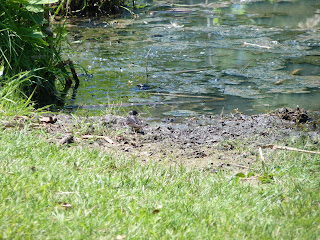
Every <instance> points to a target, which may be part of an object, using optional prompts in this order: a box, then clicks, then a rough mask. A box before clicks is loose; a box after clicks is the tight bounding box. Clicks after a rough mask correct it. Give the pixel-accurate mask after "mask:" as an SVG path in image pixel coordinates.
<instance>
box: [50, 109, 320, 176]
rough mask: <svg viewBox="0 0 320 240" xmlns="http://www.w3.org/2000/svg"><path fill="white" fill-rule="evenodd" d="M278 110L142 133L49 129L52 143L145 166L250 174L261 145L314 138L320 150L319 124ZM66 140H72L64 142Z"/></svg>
mask: <svg viewBox="0 0 320 240" xmlns="http://www.w3.org/2000/svg"><path fill="white" fill-rule="evenodd" d="M279 112H280V111H278V112H274V114H272V115H269V114H260V115H253V116H247V115H243V114H241V113H235V114H233V115H231V116H209V117H206V116H203V117H194V118H191V119H189V118H187V119H183V120H182V121H181V122H180V123H175V122H172V119H164V120H163V121H162V122H161V123H159V122H150V121H149V120H148V119H143V121H144V123H145V124H146V126H144V127H143V128H142V129H141V131H140V132H134V131H133V130H132V129H130V127H129V126H127V124H126V117H120V116H115V115H106V116H104V117H78V118H75V117H72V116H70V115H57V116H56V118H57V121H56V122H55V123H51V124H50V123H49V124H46V125H45V127H46V130H47V132H48V140H49V141H50V142H58V143H59V141H60V143H62V144H64V145H67V146H69V147H73V146H74V145H86V146H90V147H92V148H100V149H103V150H105V151H107V152H110V153H112V154H125V155H128V156H134V157H135V158H136V159H137V160H138V161H141V162H142V163H149V162H150V161H152V162H165V163H166V164H170V165H180V164H182V165H184V166H186V167H193V168H198V169H202V170H205V171H211V172H217V171H219V170H221V169H222V170H224V169H228V170H235V171H239V170H240V169H241V170H242V171H247V170H248V169H249V168H250V166H251V165H252V164H254V163H255V162H256V161H257V159H258V148H259V146H265V145H269V144H276V143H281V145H282V146H285V145H288V144H289V145H290V144H292V142H295V141H301V140H302V139H303V138H305V137H306V136H307V137H308V139H311V141H310V142H309V144H310V145H312V146H311V148H312V149H319V146H320V141H319V140H320V133H319V127H318V125H317V124H316V122H312V124H308V123H304V124H297V123H296V122H294V121H288V120H284V119H282V117H281V115H280V114H279ZM293 112H294V113H295V114H296V111H293ZM303 113H305V112H303ZM66 136H71V138H69V139H67V141H65V142H61V139H63V138H65V137H66ZM62 141H64V140H62ZM68 141H69V142H71V144H68Z"/></svg>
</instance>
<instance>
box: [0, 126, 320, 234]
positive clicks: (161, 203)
mask: <svg viewBox="0 0 320 240" xmlns="http://www.w3.org/2000/svg"><path fill="white" fill-rule="evenodd" d="M308 144H309V142H308V139H301V140H300V141H296V142H292V145H291V146H293V147H297V148H301V149H308V146H309V145H308ZM309 150H319V148H317V149H314V148H313V149H309ZM263 151H264V158H265V163H264V164H262V161H261V160H260V159H259V155H258V154H257V162H256V164H255V166H254V167H253V168H252V169H251V173H252V174H250V176H245V178H241V177H239V176H235V175H234V174H231V173H228V172H218V173H214V174H213V173H209V172H201V171H199V170H198V169H186V168H184V167H183V166H176V167H173V166H168V165H166V164H164V163H152V161H151V163H149V164H143V163H141V162H140V161H138V160H136V159H135V158H134V156H132V157H125V156H123V155H120V154H117V153H116V152H115V153H114V154H110V153H106V152H104V151H102V150H97V149H91V148H89V147H85V146H77V145H71V146H65V145H63V146H60V145H57V144H55V143H48V140H47V139H46V133H45V131H43V130H41V129H40V130H36V129H34V130H30V128H28V127H25V128H24V129H22V130H19V129H5V130H3V131H2V132H1V133H0V159H1V165H0V170H1V176H0V184H1V187H0V189H1V190H0V191H1V194H0V222H1V224H0V238H1V239H320V237H319V236H320V200H319V199H320V191H319V187H320V181H319V180H320V175H319V173H320V155H319V154H318V155H317V154H308V153H298V152H294V151H291V152H289V151H281V150H268V149H264V150H263Z"/></svg>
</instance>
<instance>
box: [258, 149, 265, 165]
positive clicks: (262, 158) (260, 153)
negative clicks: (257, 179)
mask: <svg viewBox="0 0 320 240" xmlns="http://www.w3.org/2000/svg"><path fill="white" fill-rule="evenodd" d="M259 155H260V158H261V161H262V162H264V157H263V153H262V149H261V147H259Z"/></svg>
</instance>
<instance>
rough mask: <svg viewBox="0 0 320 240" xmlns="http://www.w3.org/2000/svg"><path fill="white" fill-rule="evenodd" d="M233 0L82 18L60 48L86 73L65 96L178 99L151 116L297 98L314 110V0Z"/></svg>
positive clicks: (250, 109)
mask: <svg viewBox="0 0 320 240" xmlns="http://www.w3.org/2000/svg"><path fill="white" fill-rule="evenodd" d="M234 2H237V4H232V3H230V2H229V1H225V2H221V1H197V0H194V1H179V2H175V1H171V2H170V4H168V3H166V2H158V3H153V4H158V5H157V6H154V5H153V4H151V5H150V7H148V8H147V9H143V10H140V12H137V13H138V14H139V18H137V19H131V18H129V17H125V18H123V19H118V20H113V21H112V22H111V21H110V20H106V19H100V20H96V21H91V22H90V23H84V22H85V20H81V22H80V23H79V25H82V26H85V27H82V28H81V27H79V28H78V29H76V30H74V32H73V34H74V35H75V36H77V37H76V38H75V41H74V43H73V44H72V48H73V51H72V52H71V51H70V52H69V54H70V55H71V56H70V58H72V59H79V61H78V63H79V64H81V65H83V66H85V67H87V69H88V70H89V72H90V74H93V78H90V79H86V78H82V84H81V86H80V88H79V89H78V98H77V99H75V102H74V104H78V105H82V104H103V103H104V104H106V103H108V102H110V101H114V100H118V99H120V98H122V97H123V96H127V97H128V99H129V101H130V102H152V101H171V102H179V104H174V105H172V104H169V105H158V106H156V107H155V108H151V109H150V112H151V114H152V115H153V116H159V117H161V116H163V115H175V116H178V115H183V114H190V115H197V114H216V113H220V112H221V110H222V109H224V111H233V109H235V108H239V110H240V111H243V112H247V113H257V112H264V111H266V110H267V109H274V108H276V107H280V106H286V105H287V106H292V105H297V104H298V105H300V106H301V107H306V108H307V109H310V110H314V111H320V104H319V102H320V93H319V88H320V77H319V74H320V70H319V66H320V60H319V55H320V52H319V48H320V43H319V39H320V34H319V27H320V25H319V20H318V16H319V14H318V12H319V9H317V8H316V7H315V6H318V7H319V5H317V2H318V1H316V0H305V1H292V2H291V1H290V2H288V1H278V2H276V3H270V2H269V1H258V2H257V1H254V2H252V3H248V2H250V1H234ZM173 3H174V4H175V5H174V6H173V5H171V4H173ZM108 21H109V22H108ZM296 69H301V71H300V73H299V74H291V73H292V72H293V71H295V70H296ZM143 84H146V85H148V86H149V87H148V88H140V87H137V86H141V85H143ZM156 92H160V93H171V94H172V95H170V96H169V95H153V93H156ZM297 93H299V94H297ZM182 94H183V95H185V96H184V97H181V95H182ZM188 95H189V96H190V97H187V96H188ZM199 96H206V97H220V98H224V100H223V101H206V99H205V98H204V99H202V100H201V101H199V99H198V98H196V97H199ZM307 99H308V100H307ZM266 106H268V107H266ZM293 107H294V106H293Z"/></svg>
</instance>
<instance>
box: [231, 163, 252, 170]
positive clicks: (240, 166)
mask: <svg viewBox="0 0 320 240" xmlns="http://www.w3.org/2000/svg"><path fill="white" fill-rule="evenodd" d="M228 164H230V165H233V166H236V167H239V168H245V169H249V168H248V167H246V166H242V165H238V164H235V163H228Z"/></svg>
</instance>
